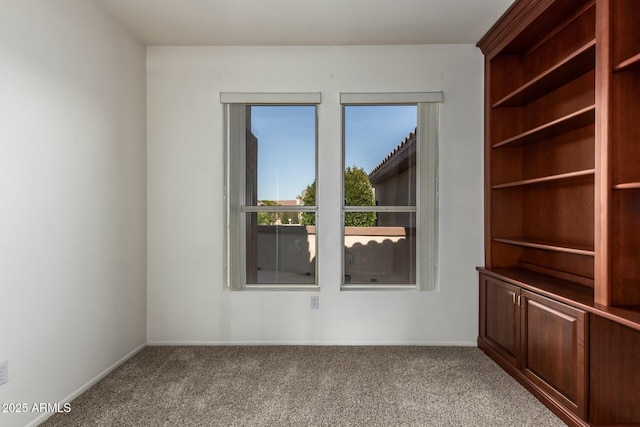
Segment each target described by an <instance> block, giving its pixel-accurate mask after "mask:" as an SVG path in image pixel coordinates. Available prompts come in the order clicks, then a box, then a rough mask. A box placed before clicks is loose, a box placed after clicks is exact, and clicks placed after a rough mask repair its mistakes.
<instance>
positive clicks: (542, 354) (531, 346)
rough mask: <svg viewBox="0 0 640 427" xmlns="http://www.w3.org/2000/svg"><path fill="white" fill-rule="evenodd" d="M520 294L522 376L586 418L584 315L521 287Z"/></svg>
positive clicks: (586, 346) (585, 339) (586, 319)
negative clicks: (521, 297)
mask: <svg viewBox="0 0 640 427" xmlns="http://www.w3.org/2000/svg"><path fill="white" fill-rule="evenodd" d="M522 296H523V297H524V298H523V300H522V371H523V373H524V375H525V376H526V377H527V378H529V380H531V382H533V383H534V384H536V385H537V386H538V387H539V388H541V389H542V390H544V391H545V392H547V393H548V394H549V395H550V396H552V397H553V398H554V399H555V400H557V401H558V402H560V403H562V404H563V406H565V407H566V408H567V409H569V410H571V411H572V412H574V413H575V414H576V415H578V416H579V417H581V418H583V419H586V416H587V351H586V350H587V349H588V344H587V340H588V335H587V332H588V327H587V322H588V317H587V314H586V313H585V312H583V311H581V310H578V309H576V308H574V307H570V306H568V305H565V304H562V303H559V302H557V301H553V300H550V299H548V298H545V297H542V296H540V295H536V294H533V293H531V292H528V291H525V290H523V291H522Z"/></svg>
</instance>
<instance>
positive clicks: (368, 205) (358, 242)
mask: <svg viewBox="0 0 640 427" xmlns="http://www.w3.org/2000/svg"><path fill="white" fill-rule="evenodd" d="M439 102H442V94H441V93H410V94H401V93H396V94H354V93H351V94H342V95H341V103H342V105H343V107H342V108H343V153H344V156H343V159H344V179H343V189H342V190H343V224H344V227H343V246H344V248H343V249H344V250H343V262H342V265H343V273H344V281H343V289H349V288H411V289H416V288H417V289H420V290H432V289H435V288H436V248H437V238H436V231H437V215H436V214H437V119H438V103H439Z"/></svg>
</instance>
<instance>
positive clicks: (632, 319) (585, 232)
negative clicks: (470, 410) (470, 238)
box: [478, 0, 640, 425]
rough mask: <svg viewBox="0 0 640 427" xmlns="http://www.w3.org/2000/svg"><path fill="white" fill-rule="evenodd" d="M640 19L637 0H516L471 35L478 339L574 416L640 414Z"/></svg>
mask: <svg viewBox="0 0 640 427" xmlns="http://www.w3.org/2000/svg"><path fill="white" fill-rule="evenodd" d="M639 22H640V0H517V1H516V2H515V3H514V4H513V6H512V7H511V8H510V9H509V11H507V12H506V13H505V15H504V16H503V17H502V18H501V19H500V20H499V21H498V22H497V23H496V25H495V26H494V27H493V28H492V29H491V30H490V31H489V33H487V35H486V36H485V37H484V38H483V39H482V40H481V41H480V42H479V43H478V46H479V47H480V48H481V49H482V51H483V53H484V54H485V151H484V152H485V187H484V188H485V266H484V267H481V268H478V270H479V271H480V333H479V338H478V345H479V346H480V348H482V349H483V350H484V351H486V352H487V354H489V355H490V356H491V357H493V358H494V359H495V360H496V361H497V362H498V363H499V364H500V365H501V366H503V367H504V368H505V370H507V371H508V372H509V373H511V374H512V375H513V376H514V377H516V378H517V379H518V380H519V381H521V382H522V383H523V384H524V385H525V386H526V387H527V388H529V390H531V391H532V393H534V394H535V395H536V396H537V397H538V398H539V399H540V400H541V401H542V402H543V403H545V404H546V405H547V406H549V407H550V408H551V409H552V410H553V411H554V412H555V413H556V414H558V415H559V416H560V417H561V418H562V419H563V420H564V421H565V422H567V423H569V424H570V425H624V424H633V425H640V412H638V410H637V409H638V405H639V403H638V402H640V369H639V368H638V365H637V360H638V358H640V354H638V351H640V31H638V23H639ZM568 331H571V332H568ZM531 340H534V341H535V342H533V341H531ZM558 346H559V347H558ZM531 352H534V353H531ZM558 354H562V357H558ZM595 363H606V364H609V366H605V367H603V366H600V365H596V364H595ZM609 373H612V374H611V375H609Z"/></svg>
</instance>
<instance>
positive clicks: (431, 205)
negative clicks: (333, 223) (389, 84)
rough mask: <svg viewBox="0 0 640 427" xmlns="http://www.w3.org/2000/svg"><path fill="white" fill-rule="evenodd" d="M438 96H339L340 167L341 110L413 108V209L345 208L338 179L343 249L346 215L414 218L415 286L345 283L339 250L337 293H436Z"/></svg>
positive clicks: (439, 99) (442, 99)
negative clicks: (395, 214)
mask: <svg viewBox="0 0 640 427" xmlns="http://www.w3.org/2000/svg"><path fill="white" fill-rule="evenodd" d="M443 101H444V95H443V93H442V92H407V93H399V92H394V93H341V94H340V104H341V105H342V128H343V132H342V164H343V170H344V167H345V164H344V163H345V161H344V158H345V155H344V152H345V139H344V136H345V132H344V128H345V107H346V106H367V105H370V106H375V105H417V109H418V113H417V115H418V117H417V132H416V133H417V135H416V157H417V162H416V205H415V206H369V207H363V206H345V204H344V174H343V177H342V185H341V188H342V202H341V205H342V213H341V223H342V224H343V226H342V227H341V228H342V239H341V241H340V244H341V245H343V246H344V241H345V232H344V218H345V213H347V212H385V211H386V212H409V213H413V212H415V214H416V240H417V242H416V260H415V263H416V283H415V285H414V284H389V283H381V282H380V283H378V282H376V283H375V285H374V284H351V283H345V281H344V280H345V279H344V278H345V251H344V250H342V251H341V253H342V284H341V290H390V289H394V290H400V289H407V290H419V291H437V290H438V287H439V286H438V276H437V274H438V270H437V264H438V120H439V104H440V103H442V102H443Z"/></svg>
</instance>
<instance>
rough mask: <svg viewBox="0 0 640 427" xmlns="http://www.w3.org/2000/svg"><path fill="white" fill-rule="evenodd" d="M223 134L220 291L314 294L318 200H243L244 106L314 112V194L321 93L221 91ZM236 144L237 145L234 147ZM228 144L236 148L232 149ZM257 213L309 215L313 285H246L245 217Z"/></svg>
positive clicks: (244, 198)
mask: <svg viewBox="0 0 640 427" xmlns="http://www.w3.org/2000/svg"><path fill="white" fill-rule="evenodd" d="M220 102H221V104H222V106H223V128H224V129H223V132H224V224H225V227H224V236H223V239H224V248H225V250H224V266H223V270H224V288H225V289H226V290H233V291H238V290H260V291H283V290H286V291H294V290H304V291H317V290H319V287H320V281H319V269H318V235H319V233H318V205H319V203H318V199H317V196H316V204H315V206H251V205H247V204H246V202H245V200H246V179H245V178H246V168H247V166H246V118H245V114H246V113H245V111H246V107H250V106H313V107H314V110H315V141H314V144H315V148H314V150H315V170H314V176H315V178H314V180H315V183H316V195H317V194H318V193H317V189H318V186H319V183H318V105H319V104H320V102H321V94H320V93H317V92H305V93H242V92H221V93H220ZM238 142H240V143H239V144H238ZM232 144H234V145H235V144H237V145H238V147H235V148H233V149H232ZM257 212H312V213H314V215H315V217H316V221H315V223H316V225H315V232H316V234H315V236H316V237H315V257H316V260H315V265H314V269H315V276H314V283H274V284H266V283H265V284H249V283H247V271H246V269H247V258H246V255H247V254H246V239H247V230H246V220H245V218H246V215H247V214H250V213H257Z"/></svg>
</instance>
